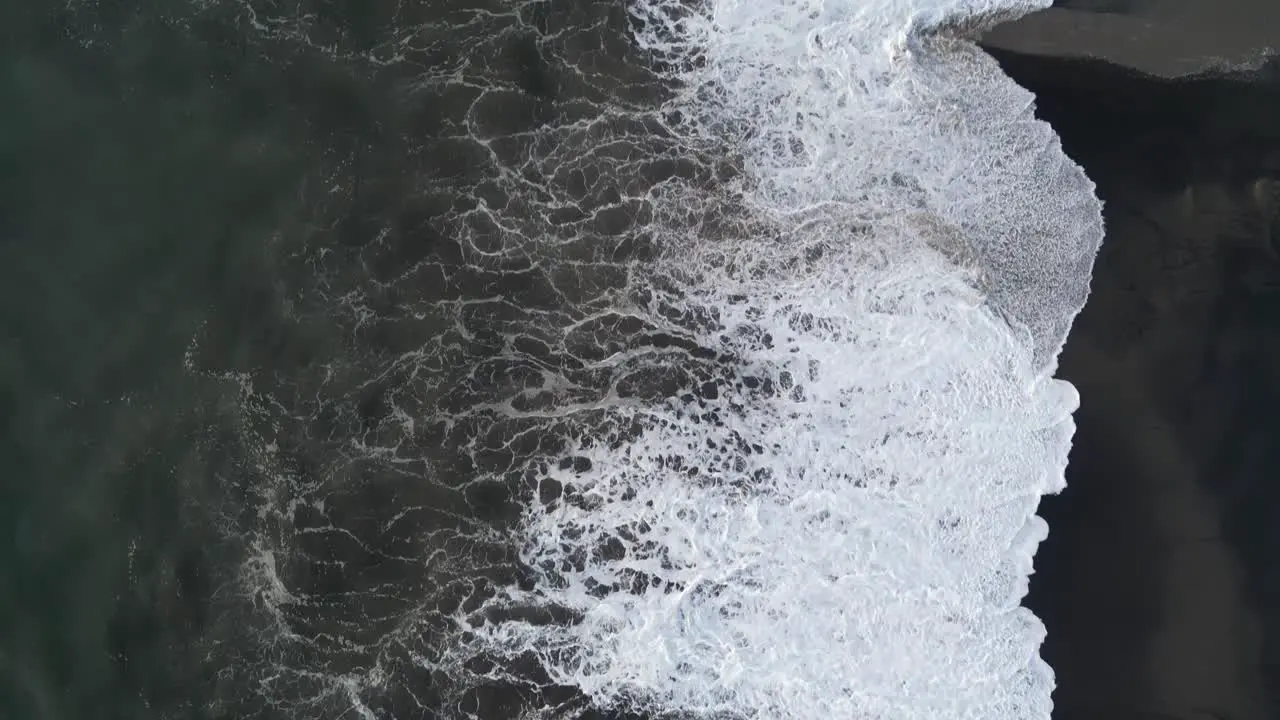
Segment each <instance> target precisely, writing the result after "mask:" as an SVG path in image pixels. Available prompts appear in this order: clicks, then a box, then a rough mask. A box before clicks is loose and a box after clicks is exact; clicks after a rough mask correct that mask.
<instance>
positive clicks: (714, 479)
mask: <svg viewBox="0 0 1280 720" xmlns="http://www.w3.org/2000/svg"><path fill="white" fill-rule="evenodd" d="M1047 4H1048V3H1047V2H1039V1H1037V2H1025V1H1023V2H1016V1H1005V2H1001V1H1000V0H700V1H698V2H688V1H687V0H628V2H626V3H606V2H578V3H574V2H563V3H562V2H559V0H547V1H536V0H530V1H528V2H516V1H514V0H511V1H508V2H499V0H491V1H490V2H487V3H480V2H472V3H469V4H466V5H465V6H463V4H457V3H455V5H457V7H453V6H450V7H443V6H441V7H434V8H428V9H424V10H421V11H413V12H417V13H418V14H417V15H415V16H413V17H410V15H413V12H411V11H410V10H408V9H405V8H408V7H409V5H407V4H402V5H401V9H400V10H397V11H396V12H397V13H399V14H397V15H396V16H394V17H391V18H390V19H384V20H386V21H385V22H384V23H383V24H382V25H377V26H376V27H375V26H374V25H369V26H368V27H374V28H375V29H372V30H370V29H368V28H366V30H367V32H366V31H361V32H359V33H357V32H356V31H355V30H352V29H351V27H341V26H330V25H326V24H325V22H323V18H320V19H317V17H316V16H315V15H307V14H305V13H302V12H301V11H299V12H296V13H292V14H290V13H285V12H283V11H278V9H277V10H276V11H273V10H272V9H271V8H273V7H275V6H273V5H271V4H270V3H267V4H265V5H266V6H270V7H264V8H259V9H257V10H254V11H253V12H248V10H251V9H252V8H250V5H248V4H246V5H244V8H245V9H246V13H245V14H244V18H245V19H246V23H247V24H246V27H247V28H249V31H250V32H252V33H254V34H255V35H254V37H255V38H256V39H255V40H254V42H255V44H256V45H255V46H256V47H258V48H260V50H259V51H260V52H270V51H271V50H270V48H272V47H286V46H287V47H307V48H310V49H311V50H310V51H313V52H314V53H315V54H317V55H323V56H325V57H329V58H338V59H340V61H341V63H342V64H344V66H345V67H349V68H354V70H351V72H352V73H353V74H354V76H356V77H357V78H359V79H360V81H361V82H368V83H372V84H376V85H377V86H379V87H383V88H386V89H387V90H386V97H387V98H389V99H388V100H386V102H387V103H388V104H389V105H390V106H393V110H387V111H386V112H387V113H389V114H390V115H391V116H393V117H396V118H399V121H398V122H399V124H398V125H396V126H395V127H392V128H389V129H388V128H384V127H382V126H379V130H378V132H379V133H385V134H387V135H394V137H395V140H394V141H393V142H392V141H379V143H380V144H379V143H374V144H366V145H361V144H360V143H358V142H355V141H353V142H352V143H351V144H350V146H342V145H341V143H337V142H335V143H334V144H333V145H331V149H330V150H329V151H326V152H327V153H328V154H326V155H324V156H323V157H322V160H323V162H322V163H321V165H323V168H322V170H320V171H317V173H316V174H315V175H314V177H312V178H311V179H310V180H309V183H310V184H309V185H307V186H306V187H303V188H302V189H301V190H300V191H299V192H301V193H309V195H308V197H312V198H316V200H315V204H314V205H313V207H314V208H318V209H315V210H314V211H313V214H312V216H310V217H308V218H306V219H304V221H300V222H298V223H297V224H296V225H295V226H293V231H294V232H296V233H298V236H299V237H307V238H309V239H308V240H307V241H306V242H303V243H296V244H293V245H289V244H288V243H284V242H283V241H282V242H281V246H280V247H281V250H280V252H281V256H282V257H287V258H288V262H292V263H294V264H295V265H296V266H297V267H302V268H305V269H306V270H307V272H308V273H310V275H309V279H307V280H305V281H299V282H298V283H297V286H296V287H286V288H285V289H284V290H282V291H281V297H282V298H283V299H282V300H281V304H282V307H284V308H285V310H284V313H285V315H287V317H288V318H289V322H292V323H296V324H297V325H298V326H299V327H303V328H306V327H319V326H327V327H336V328H340V330H341V331H340V332H339V333H337V335H338V336H339V337H340V339H339V340H338V341H335V342H332V343H328V344H326V345H324V347H323V348H322V349H319V350H316V351H315V356H314V358H313V361H312V362H309V363H307V364H305V365H303V366H301V367H299V368H294V369H292V370H290V371H289V372H279V371H276V372H269V371H266V370H259V371H255V370H254V369H252V368H249V369H240V370H236V371H235V372H231V371H227V370H225V369H219V368H218V367H215V365H216V363H212V362H210V361H207V360H203V359H202V349H201V348H202V338H201V337H197V338H196V339H195V340H194V341H193V344H192V349H191V351H190V353H189V359H188V364H189V367H190V369H191V371H192V372H194V373H204V374H205V375H216V376H218V377H224V378H226V379H228V380H229V381H232V383H233V384H234V385H235V386H236V387H237V388H239V391H238V392H239V403H238V407H239V410H238V413H239V416H240V418H241V423H240V430H239V433H240V437H241V442H242V444H243V446H244V447H246V448H248V451H249V455H250V456H251V458H252V462H250V463H248V464H247V465H246V467H245V468H244V471H243V473H242V474H241V475H240V476H238V478H237V479H236V480H235V481H234V482H231V481H228V483H229V486H234V487H235V488H237V489H236V490H235V492H232V493H228V495H227V498H226V499H227V502H225V503H224V504H223V506H222V507H223V510H221V511H220V515H219V517H220V521H219V527H220V530H221V532H222V534H223V536H224V537H225V538H227V539H228V540H227V541H228V542H229V543H231V544H233V545H235V546H236V547H238V548H240V552H241V553H242V554H241V557H242V558H243V563H241V564H240V565H239V568H240V569H239V571H238V574H237V575H236V576H235V577H233V578H232V579H230V580H228V581H227V582H226V583H224V584H223V585H221V586H220V589H219V591H218V592H217V593H216V594H215V595H216V598H217V599H218V602H220V603H222V608H223V610H222V615H221V616H220V617H222V618H223V620H222V621H221V625H220V626H219V628H218V629H217V630H216V631H215V632H214V633H213V634H212V637H214V638H216V639H215V640H210V641H209V648H210V650H209V652H210V653H214V652H215V651H217V652H222V650H221V649H225V648H239V650H236V652H235V653H230V652H229V651H228V652H227V654H225V655H222V656H221V657H226V658H228V659H227V661H226V662H225V665H224V667H223V669H222V670H221V671H219V672H220V675H219V676H218V677H219V682H222V683H223V685H221V686H220V687H222V688H223V689H222V691H221V696H222V700H220V702H222V703H224V705H225V707H226V708H227V709H228V711H229V710H230V709H231V708H248V707H253V708H258V711H260V712H266V711H267V710H272V711H278V712H280V713H282V714H283V716H286V717H360V718H398V719H403V718H417V717H459V718H462V717H527V718H535V717H565V718H568V717H578V716H581V715H584V714H590V713H623V712H627V713H634V714H638V715H646V716H663V717H665V716H671V717H691V718H693V717H697V718H709V717H714V718H770V719H777V720H784V719H791V718H795V719H800V720H812V719H815V718H841V719H849V720H871V719H877V720H907V719H908V718H921V719H926V718H927V719H928V720H945V719H952V718H957V719H958V718H975V719H976V718H981V719H984V720H990V719H992V718H1041V719H1043V718H1047V717H1048V716H1049V710H1050V699H1049V695H1050V690H1051V689H1052V684H1053V681H1052V672H1051V670H1050V669H1049V668H1048V667H1046V666H1045V664H1044V663H1043V662H1042V661H1041V660H1040V659H1039V656H1038V648H1039V645H1040V642H1041V640H1042V639H1043V635H1044V631H1043V627H1042V626H1041V624H1040V623H1039V621H1038V620H1037V619H1036V618H1035V617H1034V616H1032V615H1031V614H1030V613H1029V612H1028V611H1027V610H1025V609H1023V608H1021V607H1020V606H1019V601H1020V599H1021V597H1022V595H1023V594H1024V593H1025V591H1026V584H1027V577H1028V575H1029V573H1030V572H1031V568H1032V556H1033V554H1034V552H1035V549H1036V545H1037V543H1038V542H1039V541H1040V540H1042V539H1043V538H1044V537H1045V532H1046V528H1045V526H1044V523H1043V522H1041V521H1040V520H1039V519H1038V518H1036V517H1035V514H1034V513H1035V510H1036V507H1037V503H1038V502H1039V499H1040V497H1041V496H1042V495H1044V494H1045V493H1049V492H1054V491H1057V490H1059V489H1060V488H1061V486H1062V482H1063V480H1062V478H1063V468H1064V466H1065V463H1066V456H1067V450H1068V448H1069V444H1070V438H1071V434H1072V431H1073V425H1072V422H1071V418H1070V414H1071V412H1072V411H1073V410H1074V409H1075V407H1076V404H1077V396H1076V393H1075V391H1074V389H1073V388H1071V387H1070V386H1069V385H1068V384H1066V383H1063V382H1060V381H1055V380H1053V379H1051V376H1052V374H1053V371H1054V368H1055V358H1056V356H1057V354H1058V351H1059V349H1060V348H1061V346H1062V343H1063V341H1064V339H1065V336H1066V333H1067V330H1068V328H1069V325H1070V323H1071V321H1072V319H1073V318H1074V316H1075V315H1076V313H1077V312H1078V311H1079V310H1080V308H1081V306H1082V305H1083V303H1084V301H1085V297H1086V294H1087V288H1088V282H1089V276H1090V271H1091V267H1092V263H1093V258H1094V254H1095V252H1096V250H1097V247H1098V244H1099V242H1100V240H1101V236H1102V227H1101V216H1100V206H1099V203H1098V201H1097V200H1096V199H1095V197H1094V195H1093V186H1092V184H1091V183H1090V182H1089V181H1088V180H1087V179H1086V178H1085V176H1084V174H1083V173H1082V171H1081V170H1080V169H1079V168H1078V167H1077V166H1076V165H1074V164H1073V163H1072V162H1071V161H1070V160H1068V159H1067V157H1066V156H1065V155H1064V154H1063V153H1062V151H1061V148H1060V146H1059V143H1058V141H1057V139H1056V137H1055V136H1054V134H1053V132H1052V131H1051V129H1050V128H1049V127H1048V126H1047V125H1045V124H1044V123H1041V122H1039V121H1037V120H1036V119H1035V118H1034V117H1033V98H1032V96H1031V95H1030V94H1029V93H1028V92H1026V91H1024V90H1022V89H1020V88H1019V87H1017V86H1016V85H1014V84H1013V83H1012V82H1011V81H1010V80H1008V79H1007V78H1006V77H1004V76H1003V75H1002V74H1001V72H1000V70H999V68H998V67H997V65H996V64H995V62H994V61H992V60H991V59H990V58H988V57H987V56H986V55H985V54H984V53H983V52H981V51H980V50H979V49H977V47H976V46H975V45H974V44H973V39H974V37H975V36H976V34H977V33H978V32H980V31H981V30H982V29H983V28H985V27H987V26H989V25H990V24H991V23H993V22H996V21H999V20H1004V19H1008V18H1011V17H1014V16H1017V15H1019V14H1022V13H1025V12H1029V11H1031V10H1033V9H1035V8H1037V7H1041V6H1044V5H1047ZM256 5H263V4H256ZM256 5H255V7H256ZM438 5H439V4H438ZM273 12H274V13H275V14H273ZM379 33H381V34H379ZM261 48H267V49H266V50H261ZM513 68H514V69H513ZM354 122H355V121H353V123H354ZM373 135H377V133H372V132H370V136H373ZM378 137H383V136H382V135H378ZM335 147H336V148H338V149H337V150H333V149H332V148H335ZM375 149H376V152H375ZM379 197H392V198H394V200H392V201H380V200H377V199H369V198H379ZM325 198H342V202H345V203H347V205H343V208H350V207H356V208H358V209H359V212H358V213H357V212H356V211H354V210H350V211H349V210H347V209H343V210H341V211H340V212H339V211H332V209H331V207H330V206H329V205H326V203H329V202H330V201H329V200H326V199H325ZM351 198H356V199H355V200H352V199H351ZM360 198H365V199H364V200H361V199H360ZM332 202H333V203H337V202H338V201H337V200H334V201H332ZM353 214H355V215H358V216H359V217H358V218H357V220H358V221H357V220H351V217H352V215H353ZM335 218H336V219H335ZM299 228H301V229H299ZM335 228H336V229H335ZM308 233H310V234H308Z"/></svg>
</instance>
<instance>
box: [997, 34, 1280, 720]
mask: <svg viewBox="0 0 1280 720" xmlns="http://www.w3.org/2000/svg"><path fill="white" fill-rule="evenodd" d="M988 52H991V54H993V55H994V56H996V58H997V59H998V60H999V61H1000V62H1001V64H1002V66H1003V67H1004V68H1005V70H1006V72H1008V73H1009V74H1010V75H1011V76H1012V77H1013V78H1014V79H1015V81H1017V82H1018V83H1019V84H1021V85H1023V86H1024V87H1027V88H1028V89H1030V90H1032V91H1033V92H1035V93H1036V96H1037V115H1038V116H1039V117H1041V118H1042V119H1044V120H1047V121H1048V122H1049V123H1050V124H1051V125H1052V126H1053V127H1054V129H1055V131H1056V132H1057V133H1058V134H1059V136H1060V137H1061V138H1062V142H1063V147H1064V149H1065V150H1066V151H1067V153H1068V155H1070V156H1071V157H1072V158H1073V159H1074V160H1076V161H1077V162H1079V163H1080V164H1081V165H1082V166H1083V167H1084V168H1085V171H1086V173H1088V174H1089V176H1090V178H1091V179H1093V180H1094V181H1095V182H1096V183H1097V186H1098V194H1099V196H1100V197H1101V198H1102V199H1103V201H1104V215H1105V217H1106V222H1107V235H1106V238H1105V240H1104V242H1103V247H1102V251H1101V252H1100V254H1099V257H1098V261H1097V264H1096V265H1095V271H1094V277H1093V292H1092V294H1091V296H1090V298H1089V301H1088V303H1087V304H1086V306H1085V309H1084V311H1083V312H1082V313H1081V315H1080V316H1079V317H1078V318H1077V320H1076V323H1075V325H1074V326H1073V328H1072V331H1071V334H1070V336H1069V337H1068V340H1067V343H1066V347H1065V348H1064V351H1063V353H1062V356H1061V358H1060V361H1061V362H1060V375H1061V377H1063V378H1064V379H1066V380H1068V381H1070V382H1072V383H1073V384H1075V385H1076V387H1077V389H1078V390H1079V392H1080V395H1081V409H1080V411H1079V412H1078V413H1077V415H1076V421H1077V428H1078V430H1077V436H1076V441H1075V444H1074V446H1073V449H1072V453H1071V458H1070V461H1069V465H1068V467H1067V480H1068V485H1067V488H1066V490H1065V491H1064V492H1063V494H1062V495H1061V496H1059V497H1050V498H1046V499H1045V501H1044V503H1043V504H1042V510H1043V513H1042V514H1043V516H1044V517H1045V519H1046V520H1047V521H1048V522H1049V539H1048V540H1047V541H1046V543H1045V545H1043V546H1042V552H1041V553H1038V554H1037V556H1036V566H1035V567H1036V575H1033V577H1032V580H1031V593H1030V594H1029V595H1028V597H1027V600H1026V605H1027V606H1028V607H1029V608H1030V609H1032V610H1033V611H1034V612H1035V613H1036V614H1037V615H1039V616H1040V617H1041V619H1042V620H1043V621H1044V622H1045V625H1046V627H1047V630H1048V639H1047V640H1046V643H1045V647H1044V649H1043V655H1044V657H1045V659H1046V661H1048V662H1049V664H1050V665H1051V666H1053V667H1054V669H1055V671H1056V672H1057V673H1058V676H1059V684H1058V689H1057V691H1055V695H1054V699H1055V707H1056V708H1057V709H1056V710H1055V713H1054V715H1055V718H1061V719H1064V720H1065V719H1068V718H1070V719H1072V720H1074V719H1075V718H1081V719H1082V720H1083V719H1084V718H1089V719H1090V720H1094V719H1096V718H1100V717H1105V718H1112V717H1114V718H1116V720H1131V719H1132V718H1138V717H1168V718H1177V719H1178V720H1190V719H1191V718H1204V717H1221V718H1223V719H1224V720H1264V719H1265V718H1269V717H1272V716H1273V714H1274V712H1275V711H1276V710H1277V709H1280V698H1278V697H1277V696H1275V695H1273V696H1271V697H1267V694H1268V693H1274V692H1275V690H1273V689H1272V688H1273V687H1274V686H1275V685H1276V683H1274V682H1271V679H1272V678H1273V677H1274V670H1272V669H1271V668H1275V667H1276V665H1275V663H1274V661H1273V658H1274V656H1275V655H1276V653H1277V650H1278V648H1277V642H1276V638H1275V637H1274V636H1275V635H1276V632H1277V629H1280V617H1278V616H1277V615H1278V614H1277V613H1276V612H1274V611H1272V610H1270V608H1273V607H1277V605H1276V604H1275V600H1274V599H1273V597H1274V596H1273V595H1269V594H1267V593H1268V592H1269V590H1268V588H1270V587H1272V586H1274V584H1275V582H1276V581H1275V579H1273V578H1272V574H1273V571H1272V570H1271V569H1270V564H1269V563H1267V562H1265V557H1266V553H1265V552H1264V551H1263V550H1262V548H1264V547H1266V546H1267V544H1268V543H1270V542H1272V540H1271V534H1272V533H1274V531H1272V530H1271V525H1273V524H1274V523H1271V522H1269V521H1268V520H1267V516H1268V515H1270V516H1271V517H1275V516H1276V515H1277V514H1280V497H1278V496H1276V494H1275V491H1273V490H1272V489H1271V488H1270V486H1269V481H1270V475H1271V473H1270V472H1268V471H1267V468H1268V467H1269V466H1268V464H1267V463H1266V462H1255V463H1253V464H1252V465H1247V466H1246V465H1244V464H1243V463H1241V462H1240V461H1237V460H1236V458H1238V457H1240V456H1241V455H1242V454H1253V455H1257V454H1259V453H1265V452H1267V451H1265V450H1263V449H1262V448H1261V447H1258V443H1261V442H1266V441H1268V440H1270V438H1271V436H1269V435H1268V436H1267V437H1265V438H1263V437H1258V438H1256V439H1240V436H1241V433H1238V432H1236V430H1237V429H1238V428H1241V427H1244V428H1252V427H1255V426H1258V425H1261V426H1262V427H1270V426H1271V425H1273V424H1280V414H1278V413H1276V411H1275V410H1274V409H1270V408H1271V407H1272V406H1271V405H1269V404H1268V403H1266V402H1264V401H1262V400H1260V399H1259V398H1267V397H1271V396H1272V393H1273V391H1274V392H1276V393H1280V382H1277V377H1276V376H1277V375H1278V374H1277V373H1275V372H1273V371H1271V370H1270V369H1269V368H1271V367H1275V366H1277V365H1276V364H1275V363H1280V337H1277V338H1276V339H1275V340H1273V339H1272V338H1271V336H1272V335H1274V334H1276V333H1277V332H1278V331H1280V323H1277V320H1278V319H1280V314H1278V312H1277V311H1280V306H1275V304H1274V303H1273V302H1272V301H1271V300H1270V298H1271V297H1272V295H1271V294H1270V291H1269V290H1266V288H1270V287H1272V286H1273V285H1274V286H1275V287H1278V288H1280V258H1278V257H1277V255H1276V252H1275V245H1274V243H1275V238H1274V237H1273V234H1274V231H1273V230H1272V229H1271V228H1273V227H1278V226H1277V225H1276V224H1274V223H1273V222H1272V218H1273V217H1274V216H1275V213H1276V211H1277V210H1280V205H1277V204H1276V203H1275V201H1274V200H1272V194H1271V189H1272V188H1273V187H1274V186H1275V181H1274V180H1272V178H1276V177H1280V152H1277V151H1276V150H1275V149H1274V148H1280V91H1278V90H1277V89H1276V88H1275V87H1269V86H1267V85H1265V84H1264V83H1263V82H1261V81H1256V82H1252V83H1251V82H1250V81H1248V79H1247V78H1250V77H1252V78H1258V77H1265V74H1264V75H1256V74H1255V75H1253V76H1249V75H1247V74H1245V75H1240V76H1237V77H1236V78H1223V77H1216V78H1197V79H1188V80H1178V81H1174V80H1167V79H1159V78H1151V77H1143V76H1141V75H1139V74H1138V73H1136V72H1135V71H1133V70H1132V69H1128V68H1121V67H1118V66H1115V65H1108V64H1105V63H1102V62H1099V61H1078V60H1065V59H1061V58H1049V57H1033V56H1029V55H1020V54H1016V53H1009V52H1004V51H1001V50H999V49H992V48H988ZM1273 327H1275V328H1277V330H1276V331H1273V330H1272V329H1271V328H1273ZM1264 434H1265V433H1264ZM1255 435H1256V433H1255ZM1251 437H1252V436H1251ZM1242 443H1243V444H1242ZM1250 512H1252V513H1254V515H1252V516H1250V515H1248V513H1250ZM1241 518H1244V519H1245V520H1247V522H1243V521H1241ZM1269 673H1271V674H1269ZM1143 713H1147V715H1144V714H1143Z"/></svg>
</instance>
